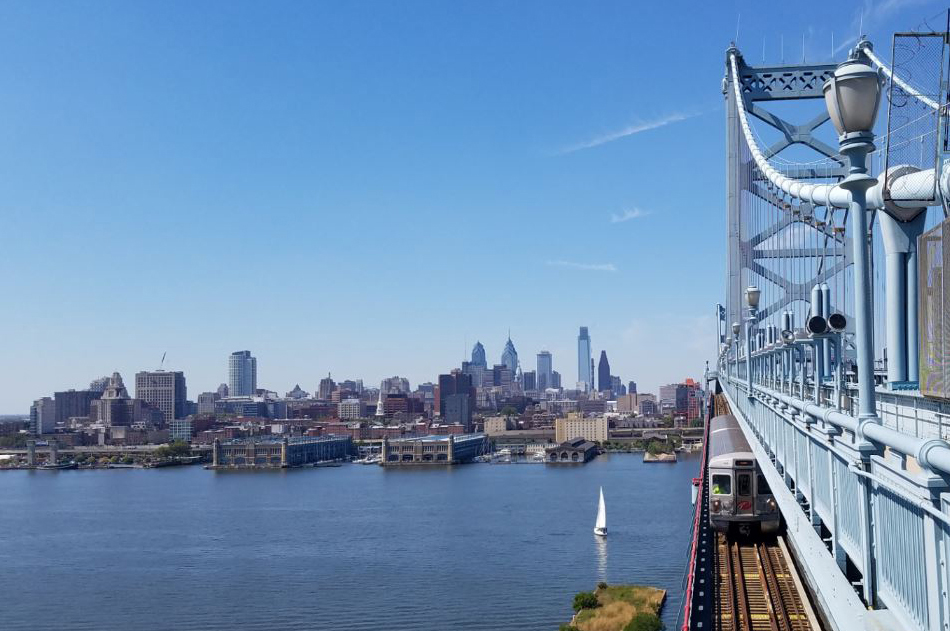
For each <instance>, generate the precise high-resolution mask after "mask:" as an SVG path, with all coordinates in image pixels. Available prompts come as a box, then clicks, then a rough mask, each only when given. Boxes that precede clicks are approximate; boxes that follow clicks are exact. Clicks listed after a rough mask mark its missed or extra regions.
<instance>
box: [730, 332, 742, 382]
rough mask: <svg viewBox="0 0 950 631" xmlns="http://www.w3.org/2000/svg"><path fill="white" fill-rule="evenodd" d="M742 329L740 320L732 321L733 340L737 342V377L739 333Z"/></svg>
mask: <svg viewBox="0 0 950 631" xmlns="http://www.w3.org/2000/svg"><path fill="white" fill-rule="evenodd" d="M741 331H742V326H741V325H740V324H739V323H738V322H733V323H732V341H733V342H734V343H735V345H736V348H735V356H736V377H738V376H739V333H740V332H741Z"/></svg>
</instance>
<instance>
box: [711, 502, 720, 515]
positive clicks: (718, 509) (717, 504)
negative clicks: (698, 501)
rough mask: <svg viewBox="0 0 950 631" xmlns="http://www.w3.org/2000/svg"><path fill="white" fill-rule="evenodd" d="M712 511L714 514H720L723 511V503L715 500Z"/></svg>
mask: <svg viewBox="0 0 950 631" xmlns="http://www.w3.org/2000/svg"><path fill="white" fill-rule="evenodd" d="M712 509H713V512H714V513H718V512H719V511H720V510H721V509H722V502H720V501H719V500H713V501H712Z"/></svg>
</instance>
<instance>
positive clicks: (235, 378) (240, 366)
mask: <svg viewBox="0 0 950 631" xmlns="http://www.w3.org/2000/svg"><path fill="white" fill-rule="evenodd" d="M256 390H257V359H256V358H255V357H252V356H251V351H235V352H233V353H231V356H230V357H229V358H228V392H229V393H230V395H231V396H232V397H253V396H254V393H255V391H256Z"/></svg>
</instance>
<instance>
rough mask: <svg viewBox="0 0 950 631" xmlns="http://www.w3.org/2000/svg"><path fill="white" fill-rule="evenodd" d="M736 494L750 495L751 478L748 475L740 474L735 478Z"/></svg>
mask: <svg viewBox="0 0 950 631" xmlns="http://www.w3.org/2000/svg"><path fill="white" fill-rule="evenodd" d="M736 485H737V487H738V488H737V489H736V490H737V494H738V495H752V476H751V475H749V474H748V473H740V474H739V475H738V476H736Z"/></svg>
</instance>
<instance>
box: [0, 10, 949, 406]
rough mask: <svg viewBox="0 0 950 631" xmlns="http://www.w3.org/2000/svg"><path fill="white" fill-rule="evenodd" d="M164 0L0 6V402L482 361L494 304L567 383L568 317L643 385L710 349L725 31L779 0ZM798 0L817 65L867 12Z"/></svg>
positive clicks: (910, 20) (911, 17)
mask: <svg viewBox="0 0 950 631" xmlns="http://www.w3.org/2000/svg"><path fill="white" fill-rule="evenodd" d="M173 4H174V3H172V4H154V5H142V4H134V3H115V4H110V5H109V7H110V8H109V9H108V10H103V11H101V12H94V11H88V10H86V8H84V7H83V6H82V5H69V4H66V5H63V6H60V7H58V9H57V11H55V12H52V11H47V10H39V9H38V8H36V7H35V6H31V5H28V4H27V5H23V4H21V5H16V4H8V5H5V6H4V7H0V23H2V24H4V25H5V29H6V37H4V38H0V52H2V53H3V56H4V58H6V59H10V60H13V61H14V62H15V64H16V68H17V71H16V72H15V73H12V74H11V76H10V77H8V79H7V81H5V82H4V83H3V84H2V85H0V98H2V102H3V103H4V113H5V116H3V117H0V133H2V134H3V136H4V137H5V138H7V143H6V145H5V149H4V151H3V152H0V168H2V169H3V171H4V174H5V177H4V181H5V182H6V187H5V190H4V195H3V197H2V202H0V204H2V207H0V216H2V225H3V228H4V234H5V235H6V236H7V240H6V242H5V247H6V256H5V262H4V264H3V265H4V272H5V273H3V274H0V295H2V296H3V297H4V298H5V304H7V305H8V308H5V309H3V310H2V311H0V330H3V331H6V332H8V333H13V334H8V336H7V338H6V340H5V343H4V352H5V356H7V357H10V358H12V361H8V362H4V364H3V365H2V366H0V381H2V382H3V383H4V385H5V387H4V389H3V390H2V391H0V412H3V413H24V412H25V410H27V409H28V407H29V404H30V402H31V401H33V400H34V399H35V398H37V397H38V396H41V395H42V393H44V392H49V391H52V390H54V389H60V388H68V387H82V386H84V385H85V384H86V383H87V381H88V379H89V378H90V377H91V376H93V375H108V374H111V373H112V372H114V371H119V372H121V373H122V374H124V375H128V376H131V375H133V374H135V373H136V372H138V371H140V370H143V369H154V368H156V367H158V365H159V362H160V358H161V356H162V354H163V353H165V352H167V354H168V355H167V362H166V365H168V366H170V367H174V368H176V369H180V370H184V371H186V372H187V373H188V375H189V381H190V383H193V384H194V385H195V387H197V388H198V390H199V391H202V390H210V389H214V387H216V386H217V384H219V383H221V382H222V381H227V379H226V378H225V375H222V370H221V357H223V356H226V355H227V353H230V352H232V351H234V350H235V349H243V348H251V349H255V352H256V353H257V354H258V357H259V359H260V362H261V374H260V376H259V380H260V383H261V385H263V386H265V387H268V388H276V389H278V390H280V391H284V390H287V389H290V388H291V387H292V386H293V385H294V384H296V383H298V382H299V383H301V384H302V385H306V389H308V390H313V389H314V385H315V384H316V383H317V381H318V380H319V377H320V375H322V374H325V373H326V372H327V371H332V372H333V373H334V374H346V375H356V374H360V375H362V376H363V378H364V379H365V380H367V382H376V381H378V379H381V378H383V377H385V376H386V375H391V374H393V373H394V372H399V373H400V374H405V375H407V376H409V377H410V378H412V379H414V380H418V379H431V378H432V377H433V376H435V375H438V374H440V372H441V371H444V370H446V369H447V367H450V366H454V365H457V364H458V362H459V361H460V356H459V353H458V349H459V348H461V347H463V345H465V346H467V344H466V341H471V340H474V339H476V335H477V336H478V337H480V338H481V339H483V340H484V339H486V338H490V339H491V340H492V341H491V343H490V345H489V348H488V351H489V353H488V356H489V357H490V358H491V362H494V361H495V360H496V358H497V357H498V356H499V353H500V351H501V347H499V346H498V342H497V340H499V339H500V340H501V341H502V342H504V337H503V334H504V331H505V329H506V328H507V327H508V326H511V327H512V335H513V338H514V339H515V340H516V343H517V346H518V348H519V349H521V351H522V353H527V354H524V355H523V357H529V356H532V355H533V354H534V352H536V351H537V350H539V349H541V348H545V349H547V350H549V351H550V352H551V353H552V354H553V355H554V358H555V363H556V365H559V366H560V367H561V368H562V370H561V371H560V372H561V373H562V374H563V376H564V380H565V386H571V385H573V382H574V380H575V378H576V375H575V370H573V369H571V368H570V365H571V363H572V362H569V361H568V358H571V357H576V352H577V348H576V341H574V340H573V339H572V338H573V336H574V335H576V332H577V326H578V325H579V324H584V325H587V326H590V327H591V331H593V332H594V338H595V341H596V344H597V349H602V348H606V349H609V351H610V357H611V365H612V367H613V368H614V372H616V373H617V374H619V375H621V376H623V377H624V378H628V377H633V378H635V379H637V380H638V381H639V382H640V383H641V384H642V386H643V387H644V388H649V389H655V387H656V386H657V385H658V384H661V383H663V382H664V381H669V380H673V379H676V378H679V376H680V375H681V374H682V373H683V372H684V370H685V371H688V372H689V373H691V374H694V375H695V374H698V373H699V372H700V371H701V370H702V366H703V362H704V361H705V360H706V359H708V358H711V357H714V355H715V352H716V349H715V347H714V342H713V341H712V339H711V337H710V336H709V334H708V331H710V330H712V327H713V325H714V317H715V315H714V313H713V311H712V309H711V308H710V306H709V305H712V304H715V302H717V301H718V300H719V299H720V297H721V291H720V290H721V286H722V280H721V279H722V277H723V275H722V270H723V268H724V266H723V263H724V261H725V256H724V247H723V244H722V242H721V239H718V238H710V237H711V236H719V235H722V234H724V233H725V222H724V217H725V212H724V208H725V198H724V196H721V195H714V196H711V197H710V196H709V195H708V192H709V191H716V190H719V189H720V188H721V186H722V182H723V181H724V178H725V169H724V164H723V161H722V140H723V136H722V132H721V131H719V127H720V123H721V121H722V117H723V115H724V110H723V104H722V96H721V92H720V85H719V84H720V81H721V78H722V76H723V72H724V66H723V52H724V49H725V47H726V46H727V45H728V40H727V39H724V38H723V33H729V34H730V37H731V36H732V34H734V33H735V32H736V17H735V13H736V11H739V10H740V9H741V13H742V16H743V18H742V33H755V32H759V31H761V32H763V33H768V34H769V35H771V36H772V43H770V45H769V47H768V50H766V51H765V57H766V58H767V61H769V62H775V63H777V62H779V61H780V56H781V53H780V50H779V47H778V45H777V44H775V42H774V40H775V36H777V35H778V34H779V33H776V32H775V29H774V26H773V25H774V24H775V23H777V21H775V22H773V21H772V20H773V18H774V17H775V16H776V15H777V13H776V11H777V9H776V8H773V7H769V8H767V9H765V10H762V11H760V10H759V8H758V6H757V5H753V4H752V3H749V2H740V3H738V4H737V5H736V11H731V10H722V8H721V7H719V6H718V5H703V6H697V7H690V9H689V10H683V11H680V12H679V13H680V16H679V20H680V23H679V28H680V29H681V32H685V33H689V34H690V35H689V38H690V46H670V45H669V38H668V28H669V24H668V22H667V20H666V16H665V15H662V14H658V15H653V14H648V13H644V12H642V11H641V10H640V8H639V7H638V6H637V5H635V4H629V3H628V4H624V3H620V4H616V5H611V8H610V9H606V8H605V9H604V10H603V11H589V10H588V8H587V7H583V6H580V5H571V4H561V5H550V4H548V3H538V4H532V3H519V4H518V5H516V6H510V5H508V4H507V3H499V4H491V3H486V4H484V5H481V6H479V7H478V8H477V10H476V8H475V7H474V6H471V7H467V8H461V7H453V8H451V9H450V8H449V7H447V6H439V5H438V4H437V3H433V4H426V3H418V4H411V5H405V6H404V5H401V4H390V3H375V4H370V3H367V4H366V5H362V4H361V5H360V6H358V5H348V4H345V3H344V4H342V5H333V6H331V5H329V4H327V5H322V4H317V3H313V4H308V5H303V6H301V7H299V10H296V11H285V12H279V11H272V10H271V9H270V8H269V7H265V6H263V5H255V4H253V3H240V2H235V3H229V4H228V6H227V7H226V8H225V9H222V8H221V7H218V6H211V5H200V4H198V5H174V6H173ZM891 4H895V3H890V4H888V5H886V6H881V7H876V9H877V10H873V11H872V10H866V11H864V13H865V14H866V15H865V19H864V25H865V30H867V31H868V34H869V35H870V36H871V37H872V38H874V37H883V36H885V35H886V34H887V33H888V31H887V30H886V28H885V27H888V28H889V27H890V26H891V25H889V24H888V20H894V19H896V18H898V17H900V18H901V19H900V24H901V25H902V26H906V27H913V26H914V25H915V24H916V22H917V21H918V20H919V18H920V16H926V15H930V14H932V13H934V12H936V11H937V9H938V8H939V6H938V5H936V4H935V3H921V4H920V5H919V6H918V5H915V9H914V11H912V12H910V11H903V12H900V11H897V10H895V9H894V8H893V7H892V6H891ZM896 4H903V3H896ZM812 6H814V7H818V6H820V7H821V8H822V10H823V11H824V12H825V14H826V16H827V19H826V20H824V21H823V22H822V24H821V25H818V26H814V25H813V24H812V21H811V19H812V18H811V16H810V13H812V12H810V11H808V10H803V11H802V12H801V13H800V14H799V15H796V16H792V17H787V16H786V17H783V18H782V24H783V28H785V29H787V35H788V36H787V37H786V38H785V43H786V46H785V51H784V52H785V54H786V55H787V56H789V57H791V56H792V55H793V54H794V55H796V56H797V55H799V54H800V53H801V52H803V51H800V50H798V49H799V48H800V45H799V44H798V43H797V42H798V41H801V37H800V34H801V33H806V34H807V37H806V39H805V49H806V50H805V51H804V52H805V53H807V56H808V58H809V60H828V59H830V58H831V57H832V55H831V51H832V46H831V40H832V32H831V31H832V28H831V27H830V26H829V25H831V24H838V25H852V24H853V25H854V26H853V28H851V27H850V26H849V28H851V30H852V31H855V32H856V31H857V28H858V26H857V25H858V20H859V18H860V14H861V9H860V8H859V7H855V6H837V5H834V6H828V5H827V3H825V4H822V5H818V3H814V4H813V5H812ZM753 7H755V8H754V9H753ZM898 8H899V7H898ZM901 13H903V15H900V14H901ZM371 15H372V16H373V18H372V19H370V18H369V16H371ZM221 19H225V20H226V22H227V24H228V27H227V28H219V20H221ZM183 24H187V25H188V27H187V28H184V27H183ZM262 24H267V25H268V26H267V31H266V33H262V32H261V25H262ZM630 24H637V25H638V26H639V28H640V30H641V34H640V36H639V37H630V32H629V28H628V27H629V25H630ZM841 28H843V27H841V26H839V27H838V29H839V31H838V34H837V37H836V39H835V42H836V46H835V47H839V46H843V48H841V50H838V51H836V52H835V57H834V58H835V59H836V60H838V61H840V60H841V59H843V57H844V55H845V54H846V48H847V42H848V38H849V37H851V35H850V33H848V34H846V33H842V31H841ZM275 33H279V34H280V36H279V37H274V36H272V35H273V34H275ZM486 34H490V36H489V37H487V39H486ZM741 37H742V35H741V34H740V38H741ZM249 41H250V42H253V43H254V44H253V45H250V46H249V45H247V42H249ZM877 41H884V40H883V39H881V40H877ZM169 42H174V46H171V47H169V45H168V43H169ZM565 42H571V45H570V46H565ZM793 42H794V45H793ZM743 44H745V42H744V40H742V41H741V42H740V45H743ZM747 48H748V49H749V50H750V51H751V50H754V51H755V53H756V55H757V56H758V51H759V49H760V48H761V43H760V42H753V43H751V44H750V45H749V46H748V47H747ZM658 49H663V50H664V55H665V59H664V62H663V63H661V64H643V63H641V62H640V60H641V59H643V58H649V57H650V56H651V55H653V54H654V53H655V51H656V50H658ZM331 60H332V61H331ZM499 60H504V62H503V63H502V62H500V61H499ZM684 72H688V73H689V76H690V77H699V78H701V79H699V80H698V81H699V82H698V83H697V82H693V81H683V80H682V79H683V76H684ZM528 76H530V77H532V80H531V81H525V77H528ZM644 86H650V87H651V89H650V90H645V89H644ZM170 95H173V96H171V97H170ZM64 104H65V105H64ZM710 129H714V130H717V131H715V132H714V133H710ZM684 146H689V147H690V152H689V155H690V159H691V160H692V161H693V162H694V163H695V165H697V166H698V165H702V167H703V168H697V169H693V170H692V171H691V172H690V176H689V177H686V178H684V177H681V176H680V175H679V172H678V171H677V170H676V169H673V168H671V165H674V164H677V163H678V162H679V161H680V160H681V159H682V157H683V153H682V147H684ZM644 156H649V159H644ZM671 191H676V195H671ZM695 199H702V200H704V201H703V203H702V204H701V208H702V210H701V211H700V210H697V208H698V207H697V206H696V204H695V203H693V202H692V201H690V200H695ZM104 237H105V238H104ZM502 239H504V240H505V242H506V243H507V245H506V247H505V256H497V255H496V254H495V252H494V251H493V250H492V249H491V247H490V246H491V245H492V244H494V243H497V242H498V241H499V240H502ZM92 243H95V244H96V246H95V247H90V245H89V244H92ZM460 253H465V257H466V258H465V259H464V264H463V262H462V261H460V259H459V256H460ZM476 258H477V259H478V261H479V262H478V264H477V265H472V262H473V261H474V260H475V259H476ZM223 261H227V266H226V267H225V266H224V265H223ZM697 261H703V265H702V266H701V267H700V266H698V265H697ZM460 269H462V270H464V273H460V272H459V270H460ZM527 279H530V280H527ZM358 288H359V289H358ZM302 289H305V290H302ZM254 293H260V294H261V295H260V296H259V299H256V300H248V298H250V297H251V296H250V294H254ZM361 293H362V295H365V296H366V299H365V300H363V301H358V300H357V301H355V302H351V299H353V298H354V296H358V295H360V294H361ZM568 294H570V295H571V298H566V297H565V296H566V295H568ZM529 296H530V298H529ZM341 297H345V298H346V300H347V303H346V305H345V306H341V304H342V303H339V302H338V301H339V299H340V298H341ZM234 298H239V299H240V300H241V302H240V307H237V306H234V307H230V306H229V305H236V304H237V301H235V300H234ZM281 300H286V302H283V303H281V302H279V301H281ZM277 304H281V305H282V306H281V307H276V306H275V305H277ZM331 305H332V306H331ZM106 327H108V334H107V335H106V334H105V330H106ZM486 333H488V335H486ZM468 351H469V349H468V348H465V352H466V354H467V353H468ZM522 363H527V362H526V361H523V362H522ZM532 363H533V362H532ZM265 365H266V368H264V366H265Z"/></svg>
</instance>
